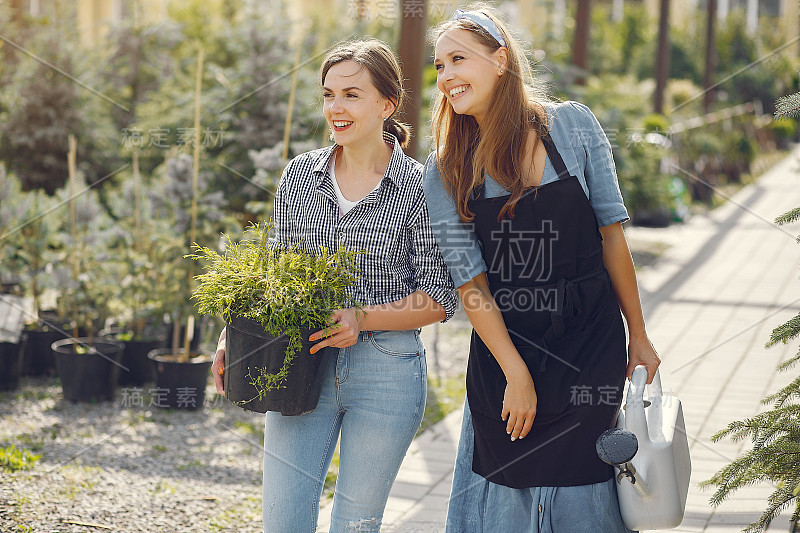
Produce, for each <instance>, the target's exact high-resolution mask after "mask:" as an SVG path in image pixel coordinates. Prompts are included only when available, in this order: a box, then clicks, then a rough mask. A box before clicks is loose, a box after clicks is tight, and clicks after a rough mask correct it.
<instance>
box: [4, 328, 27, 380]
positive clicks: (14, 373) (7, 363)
mask: <svg viewBox="0 0 800 533" xmlns="http://www.w3.org/2000/svg"><path fill="white" fill-rule="evenodd" d="M25 341H26V337H25V334H24V333H23V334H22V336H21V337H20V340H19V344H16V343H11V342H0V390H15V389H16V388H17V387H19V376H20V374H21V372H22V355H23V353H24V351H25Z"/></svg>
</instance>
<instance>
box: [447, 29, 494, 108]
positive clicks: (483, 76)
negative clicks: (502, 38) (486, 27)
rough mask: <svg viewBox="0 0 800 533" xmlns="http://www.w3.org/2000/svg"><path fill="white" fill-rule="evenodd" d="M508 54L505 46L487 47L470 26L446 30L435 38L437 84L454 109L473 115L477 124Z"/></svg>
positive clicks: (487, 106) (488, 101) (492, 93)
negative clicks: (469, 28)
mask: <svg viewBox="0 0 800 533" xmlns="http://www.w3.org/2000/svg"><path fill="white" fill-rule="evenodd" d="M507 58H508V51H507V50H506V49H505V48H504V47H500V48H498V49H497V50H494V51H492V50H489V49H488V48H487V47H486V46H484V45H483V44H481V43H480V42H479V41H478V40H477V38H476V37H475V34H474V33H473V32H471V31H469V30H463V29H452V30H449V31H447V32H445V33H444V34H442V36H441V37H439V39H438V40H437V41H436V55H435V59H434V65H435V66H436V72H437V76H436V86H437V87H438V88H439V90H440V91H442V93H443V94H444V95H445V97H446V98H447V101H448V102H450V105H452V106H453V111H455V112H456V113H458V114H459V115H472V116H473V117H475V120H477V121H478V124H480V123H481V120H482V119H483V117H484V116H485V115H486V112H487V110H488V109H489V104H490V102H491V101H492V98H494V96H495V89H496V87H497V82H498V80H499V79H500V76H501V75H502V71H503V69H504V68H505V64H506V63H507Z"/></svg>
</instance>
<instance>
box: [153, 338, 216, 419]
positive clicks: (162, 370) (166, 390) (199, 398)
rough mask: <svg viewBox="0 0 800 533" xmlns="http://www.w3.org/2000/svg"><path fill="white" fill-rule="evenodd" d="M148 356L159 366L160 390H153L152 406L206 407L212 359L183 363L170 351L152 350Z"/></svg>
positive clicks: (192, 358)
mask: <svg viewBox="0 0 800 533" xmlns="http://www.w3.org/2000/svg"><path fill="white" fill-rule="evenodd" d="M147 357H148V358H149V359H150V360H152V361H153V363H154V364H155V372H156V388H155V389H151V390H150V402H151V403H152V405H155V406H156V407H163V408H172V409H189V410H194V409H200V408H201V407H203V403H204V402H205V398H206V383H207V382H208V375H209V370H210V369H211V362H212V360H211V357H209V356H207V355H199V356H194V357H190V358H189V360H188V361H186V362H180V361H178V360H176V358H175V357H173V355H172V351H171V350H170V349H169V348H159V349H156V350H151V351H150V352H149V353H148V354H147Z"/></svg>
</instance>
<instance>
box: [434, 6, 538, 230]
mask: <svg viewBox="0 0 800 533" xmlns="http://www.w3.org/2000/svg"><path fill="white" fill-rule="evenodd" d="M466 9H467V10H470V11H480V12H482V13H483V14H485V15H486V16H488V17H489V18H490V19H492V20H493V21H494V23H495V24H496V25H497V28H498V29H499V30H500V33H501V35H502V36H503V38H504V39H505V41H506V44H507V48H508V64H507V66H506V67H505V70H506V73H505V75H503V76H501V77H500V79H499V80H498V82H497V88H496V90H495V97H494V99H493V100H492V102H491V103H490V104H489V110H488V112H487V114H486V117H485V118H484V120H483V124H482V126H481V128H478V123H477V121H476V120H475V118H474V117H472V116H470V115H459V114H458V113H456V112H455V111H454V110H453V106H452V105H451V104H450V102H448V100H447V97H446V96H445V95H444V94H441V95H440V97H439V98H438V100H437V101H436V102H435V103H434V108H433V120H432V123H433V138H434V141H435V145H436V154H437V159H438V163H439V172H440V176H441V178H442V183H443V184H444V186H445V189H446V190H447V191H448V192H449V193H450V195H451V196H452V197H453V199H454V200H455V202H456V206H457V208H458V214H459V216H460V218H461V220H462V221H465V222H471V221H472V220H473V219H474V218H475V215H474V213H472V211H470V209H469V206H468V202H469V199H470V196H471V195H472V192H473V190H474V189H475V188H476V187H478V186H480V185H481V184H482V183H483V180H484V174H483V173H484V172H487V173H488V174H489V175H490V176H491V177H492V179H494V180H495V181H496V182H497V183H498V184H499V185H501V186H502V187H503V188H505V189H507V190H509V191H510V193H511V195H510V197H509V199H508V200H507V201H506V203H505V205H504V206H503V208H502V209H501V211H500V215H499V217H498V218H499V219H503V218H513V217H514V208H515V207H516V204H517V202H518V201H519V199H520V198H521V197H522V194H523V192H524V191H525V185H524V183H523V180H522V157H523V154H524V148H525V139H526V135H527V133H528V131H529V130H530V128H531V127H533V128H534V129H535V130H536V133H537V134H538V136H537V140H536V143H537V146H538V143H539V142H540V139H541V137H543V136H546V135H547V134H548V129H547V114H546V112H545V109H544V107H543V106H542V105H541V103H542V102H544V101H546V100H547V97H546V94H545V92H544V91H543V90H541V89H540V88H538V87H537V89H536V90H534V85H533V74H532V72H531V67H530V64H529V63H528V60H527V58H526V56H525V54H524V51H523V49H522V46H521V45H520V44H519V42H518V41H517V40H516V39H515V38H514V37H513V36H512V35H511V34H510V32H509V30H508V28H507V27H506V25H505V24H504V23H503V22H502V20H501V18H500V16H499V15H498V13H497V12H496V11H495V10H494V9H493V8H491V7H489V6H486V5H484V4H478V5H472V6H469V7H467V8H466ZM454 29H462V30H468V31H471V32H472V34H473V35H474V36H475V38H476V39H477V41H478V42H479V43H480V44H481V45H482V46H484V47H485V48H486V50H487V51H488V52H489V53H493V52H494V51H496V50H497V49H498V48H500V44H499V43H498V42H497V41H496V40H495V39H494V37H492V36H491V34H490V33H489V32H487V31H486V30H485V29H483V28H482V27H481V26H480V25H478V24H476V23H475V22H473V21H471V20H469V19H458V20H449V21H446V22H443V23H441V24H439V25H438V26H436V27H435V28H434V29H433V30H432V32H431V37H432V41H433V44H434V46H435V45H436V41H437V40H438V39H439V38H440V37H441V36H442V35H444V33H445V32H447V31H449V30H454ZM535 151H536V146H534V152H535Z"/></svg>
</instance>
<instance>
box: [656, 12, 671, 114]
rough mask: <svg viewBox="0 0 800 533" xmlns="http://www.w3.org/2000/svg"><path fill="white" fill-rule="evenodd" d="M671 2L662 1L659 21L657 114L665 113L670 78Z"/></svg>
mask: <svg viewBox="0 0 800 533" xmlns="http://www.w3.org/2000/svg"><path fill="white" fill-rule="evenodd" d="M669 52H670V45H669V0H661V15H660V18H659V21H658V52H657V54H656V95H655V106H654V107H655V112H656V113H662V114H663V113H664V91H665V90H666V88H667V79H668V78H669V56H670V53H669Z"/></svg>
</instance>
